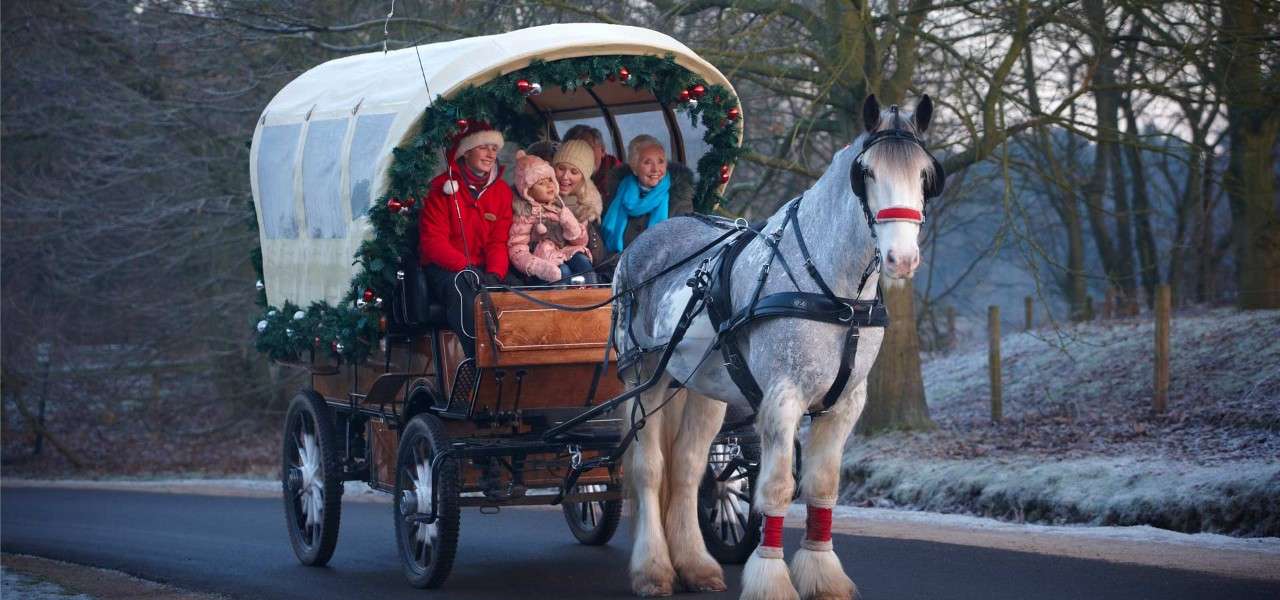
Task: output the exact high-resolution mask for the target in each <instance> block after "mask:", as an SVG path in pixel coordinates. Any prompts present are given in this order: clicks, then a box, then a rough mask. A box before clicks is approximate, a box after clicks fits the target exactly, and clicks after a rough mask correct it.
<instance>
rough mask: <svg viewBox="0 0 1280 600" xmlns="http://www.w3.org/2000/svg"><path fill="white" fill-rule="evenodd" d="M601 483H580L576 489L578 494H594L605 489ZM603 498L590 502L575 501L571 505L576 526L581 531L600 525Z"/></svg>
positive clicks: (602, 513)
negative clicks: (572, 505)
mask: <svg viewBox="0 0 1280 600" xmlns="http://www.w3.org/2000/svg"><path fill="white" fill-rule="evenodd" d="M605 489H606V488H605V486H603V485H599V484H596V485H580V486H578V488H577V490H578V493H579V494H594V493H597V492H603V491H605ZM604 503H605V501H604V500H599V501H591V502H577V503H575V504H574V507H573V517H574V519H575V520H576V521H577V524H578V527H580V528H581V529H582V530H583V531H592V530H594V529H595V528H597V527H599V526H600V522H601V521H603V520H604V511H605V509H604Z"/></svg>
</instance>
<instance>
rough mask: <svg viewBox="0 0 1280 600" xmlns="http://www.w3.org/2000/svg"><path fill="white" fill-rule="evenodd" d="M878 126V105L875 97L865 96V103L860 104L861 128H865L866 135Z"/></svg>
mask: <svg viewBox="0 0 1280 600" xmlns="http://www.w3.org/2000/svg"><path fill="white" fill-rule="evenodd" d="M878 125H880V103H879V102H877V101H876V95H875V94H871V95H870V96H867V100H866V102H863V103H862V126H863V127H865V128H866V132H867V133H871V132H873V131H875V130H876V127H877V126H878Z"/></svg>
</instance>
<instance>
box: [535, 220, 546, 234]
mask: <svg viewBox="0 0 1280 600" xmlns="http://www.w3.org/2000/svg"><path fill="white" fill-rule="evenodd" d="M534 229H536V230H538V235H546V233H547V226H546V225H543V224H542V223H538V226H537V227H534Z"/></svg>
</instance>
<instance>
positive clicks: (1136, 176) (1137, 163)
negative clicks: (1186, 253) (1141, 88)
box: [1117, 96, 1195, 308]
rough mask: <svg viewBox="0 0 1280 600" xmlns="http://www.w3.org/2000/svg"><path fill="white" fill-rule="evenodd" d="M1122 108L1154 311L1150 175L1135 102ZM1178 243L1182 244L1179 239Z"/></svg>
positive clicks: (1136, 222) (1143, 275)
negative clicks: (1141, 145) (1139, 139)
mask: <svg viewBox="0 0 1280 600" xmlns="http://www.w3.org/2000/svg"><path fill="white" fill-rule="evenodd" d="M1121 108H1123V109H1124V116H1125V124H1126V127H1127V129H1128V133H1129V144H1128V145H1127V150H1128V155H1129V181H1130V182H1131V183H1132V185H1133V198H1132V200H1133V229H1134V234H1135V238H1136V240H1135V241H1136V243H1137V248H1138V267H1139V269H1138V273H1139V276H1140V279H1141V280H1142V289H1143V290H1144V291H1146V293H1147V294H1146V295H1147V308H1151V307H1153V306H1155V304H1154V302H1155V297H1156V285H1157V284H1158V283H1159V282H1160V267H1159V266H1158V265H1157V264H1156V239H1155V236H1154V235H1153V234H1152V233H1151V202H1150V201H1149V199H1148V198H1147V172H1146V169H1145V168H1144V166H1143V164H1142V148H1140V147H1139V146H1138V120H1137V117H1135V116H1134V114H1133V100H1132V99H1131V98H1129V97H1128V96H1123V97H1122V98H1121ZM1117 162H1119V161H1117ZM1192 168H1193V169H1194V168H1195V167H1194V166H1193V167H1192ZM1179 236H1181V231H1179ZM1179 241H1181V238H1180V237H1179ZM1175 245H1176V244H1175ZM1174 278H1175V275H1174V274H1173V273H1170V274H1169V279H1170V280H1172V279H1174Z"/></svg>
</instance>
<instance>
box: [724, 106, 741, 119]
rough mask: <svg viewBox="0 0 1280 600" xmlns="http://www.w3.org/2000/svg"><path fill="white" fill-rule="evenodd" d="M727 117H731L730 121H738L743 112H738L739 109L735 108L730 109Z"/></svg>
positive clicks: (726, 114)
mask: <svg viewBox="0 0 1280 600" xmlns="http://www.w3.org/2000/svg"><path fill="white" fill-rule="evenodd" d="M725 116H726V117H729V120H730V121H737V120H738V117H741V116H742V111H741V110H738V107H736V106H735V107H733V108H730V109H729V112H727V113H725Z"/></svg>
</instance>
